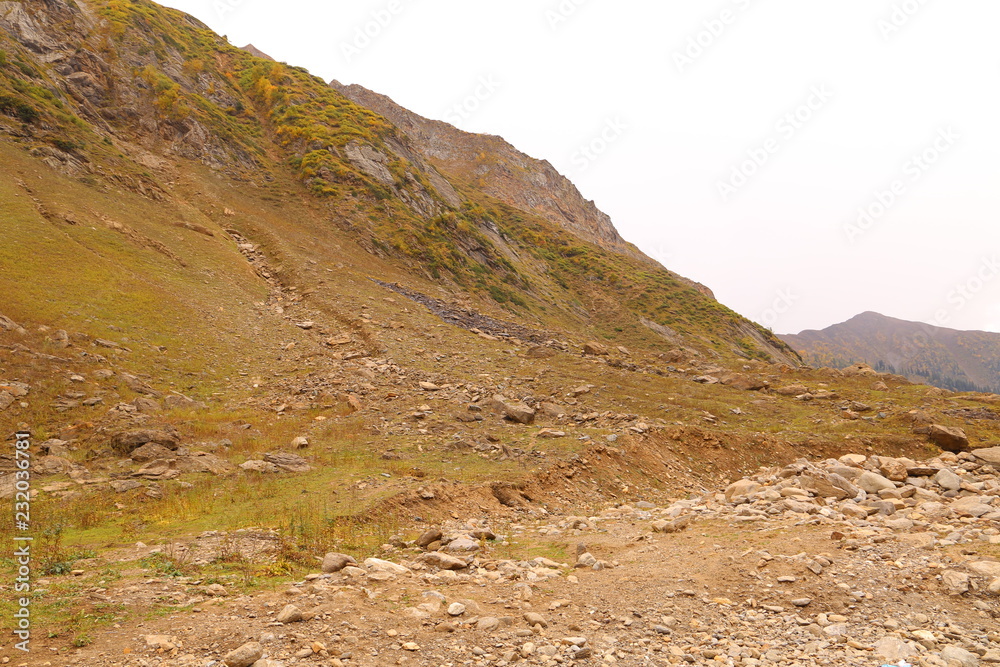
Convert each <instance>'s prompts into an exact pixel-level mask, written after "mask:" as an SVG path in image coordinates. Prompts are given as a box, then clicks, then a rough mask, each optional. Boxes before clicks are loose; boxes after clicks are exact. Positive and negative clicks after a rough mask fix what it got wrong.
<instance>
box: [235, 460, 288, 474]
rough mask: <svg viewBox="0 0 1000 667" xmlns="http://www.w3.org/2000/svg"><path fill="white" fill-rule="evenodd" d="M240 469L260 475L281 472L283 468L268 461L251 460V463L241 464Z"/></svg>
mask: <svg viewBox="0 0 1000 667" xmlns="http://www.w3.org/2000/svg"><path fill="white" fill-rule="evenodd" d="M240 468H241V469H243V470H246V471H247V472H259V473H276V472H280V471H281V468H279V467H278V466H276V465H274V464H273V463H270V462H268V461H257V460H254V459H251V460H250V461H244V462H243V463H241V464H240Z"/></svg>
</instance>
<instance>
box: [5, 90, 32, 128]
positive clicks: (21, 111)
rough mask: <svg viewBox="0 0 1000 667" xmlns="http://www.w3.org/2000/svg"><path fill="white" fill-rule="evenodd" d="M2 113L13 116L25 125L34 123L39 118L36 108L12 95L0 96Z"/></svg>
mask: <svg viewBox="0 0 1000 667" xmlns="http://www.w3.org/2000/svg"><path fill="white" fill-rule="evenodd" d="M0 113H3V114H5V115H7V116H13V117H14V118H17V119H19V120H20V121H21V122H23V123H34V122H35V121H36V120H38V116H39V114H38V110H36V109H35V107H33V106H31V105H30V104H28V103H27V102H24V101H23V100H19V99H17V98H16V97H11V96H10V95H0Z"/></svg>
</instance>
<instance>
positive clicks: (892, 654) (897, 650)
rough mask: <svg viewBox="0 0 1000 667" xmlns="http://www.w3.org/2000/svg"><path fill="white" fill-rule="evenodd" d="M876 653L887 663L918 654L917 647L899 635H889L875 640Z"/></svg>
mask: <svg viewBox="0 0 1000 667" xmlns="http://www.w3.org/2000/svg"><path fill="white" fill-rule="evenodd" d="M875 654H876V655H879V656H881V657H882V658H883V659H884V661H885V662H887V663H898V662H899V661H901V660H906V659H907V658H912V657H913V656H915V655H917V649H916V648H915V647H914V646H913V645H912V644H909V643H908V642H905V641H903V640H902V639H900V638H899V637H893V636H889V637H883V638H882V639H880V640H878V641H877V642H875Z"/></svg>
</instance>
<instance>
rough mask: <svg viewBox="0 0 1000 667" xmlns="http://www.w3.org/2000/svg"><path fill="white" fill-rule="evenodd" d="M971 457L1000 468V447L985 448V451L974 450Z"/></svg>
mask: <svg viewBox="0 0 1000 667" xmlns="http://www.w3.org/2000/svg"><path fill="white" fill-rule="evenodd" d="M972 455H973V456H975V457H976V458H977V459H979V460H981V461H986V462H987V463H989V464H991V465H993V466H996V467H1000V447H987V448H986V449H974V450H972Z"/></svg>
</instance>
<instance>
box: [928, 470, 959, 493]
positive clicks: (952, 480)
mask: <svg viewBox="0 0 1000 667" xmlns="http://www.w3.org/2000/svg"><path fill="white" fill-rule="evenodd" d="M934 481H935V482H936V483H937V485H938V486H940V487H941V488H942V489H946V490H948V491H958V490H959V489H961V488H962V478H961V477H959V476H958V475H956V474H955V473H953V472H952V471H950V470H948V469H947V468H942V469H941V470H938V472H937V474H936V475H934Z"/></svg>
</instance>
